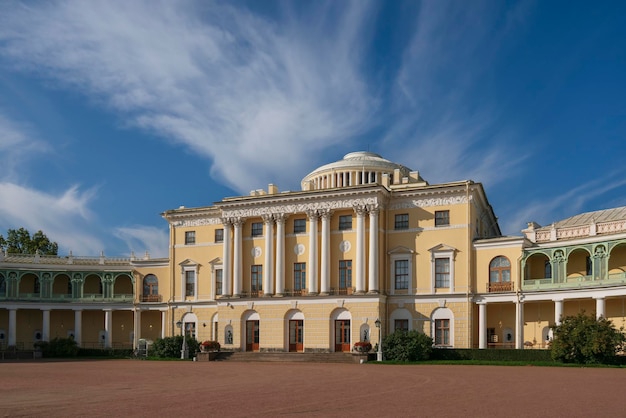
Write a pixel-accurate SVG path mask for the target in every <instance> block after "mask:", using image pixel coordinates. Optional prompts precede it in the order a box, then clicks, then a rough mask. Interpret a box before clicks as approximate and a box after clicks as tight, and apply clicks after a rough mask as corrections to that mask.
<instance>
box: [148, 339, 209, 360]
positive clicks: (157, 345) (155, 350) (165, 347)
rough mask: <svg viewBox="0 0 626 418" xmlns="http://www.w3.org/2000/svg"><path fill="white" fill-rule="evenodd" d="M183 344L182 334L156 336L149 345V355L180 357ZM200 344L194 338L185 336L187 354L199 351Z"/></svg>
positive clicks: (191, 354) (190, 354)
mask: <svg viewBox="0 0 626 418" xmlns="http://www.w3.org/2000/svg"><path fill="white" fill-rule="evenodd" d="M182 346H183V337H182V335H177V336H175V337H166V338H157V340H156V341H155V342H154V344H152V346H151V347H150V355H151V356H155V357H160V358H180V350H181V349H182ZM199 347H200V344H199V343H198V341H197V340H196V339H195V338H191V337H187V349H188V350H189V356H190V357H191V356H193V355H194V354H195V353H196V352H197V351H199Z"/></svg>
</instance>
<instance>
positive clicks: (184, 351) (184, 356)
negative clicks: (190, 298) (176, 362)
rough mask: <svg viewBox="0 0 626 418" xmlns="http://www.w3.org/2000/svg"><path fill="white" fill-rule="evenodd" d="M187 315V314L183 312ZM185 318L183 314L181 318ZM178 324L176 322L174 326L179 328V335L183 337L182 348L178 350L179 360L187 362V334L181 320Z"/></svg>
mask: <svg viewBox="0 0 626 418" xmlns="http://www.w3.org/2000/svg"><path fill="white" fill-rule="evenodd" d="M185 313H187V312H185ZM184 317H185V314H183V318H184ZM183 318H181V320H180V321H178V322H176V326H177V327H178V328H180V335H182V337H183V347H182V349H181V350H180V359H181V360H187V357H189V352H188V351H187V335H186V334H187V332H186V330H185V329H184V328H185V323H184V322H183V321H182V319H183Z"/></svg>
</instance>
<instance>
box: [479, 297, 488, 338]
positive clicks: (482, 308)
mask: <svg viewBox="0 0 626 418" xmlns="http://www.w3.org/2000/svg"><path fill="white" fill-rule="evenodd" d="M478 348H480V349H484V348H487V302H482V303H479V304H478Z"/></svg>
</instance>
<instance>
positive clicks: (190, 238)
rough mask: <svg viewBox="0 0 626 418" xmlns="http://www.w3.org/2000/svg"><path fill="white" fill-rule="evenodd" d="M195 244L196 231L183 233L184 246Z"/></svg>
mask: <svg viewBox="0 0 626 418" xmlns="http://www.w3.org/2000/svg"><path fill="white" fill-rule="evenodd" d="M195 243H196V231H185V245H191V244H195Z"/></svg>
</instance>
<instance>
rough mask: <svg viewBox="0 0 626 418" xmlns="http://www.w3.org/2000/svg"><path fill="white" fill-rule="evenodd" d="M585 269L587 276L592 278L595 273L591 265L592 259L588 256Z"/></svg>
mask: <svg viewBox="0 0 626 418" xmlns="http://www.w3.org/2000/svg"><path fill="white" fill-rule="evenodd" d="M585 267H586V272H585V273H586V274H587V276H591V275H592V274H593V272H592V271H591V269H592V267H593V265H592V264H591V257H589V256H587V258H586V259H585Z"/></svg>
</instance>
